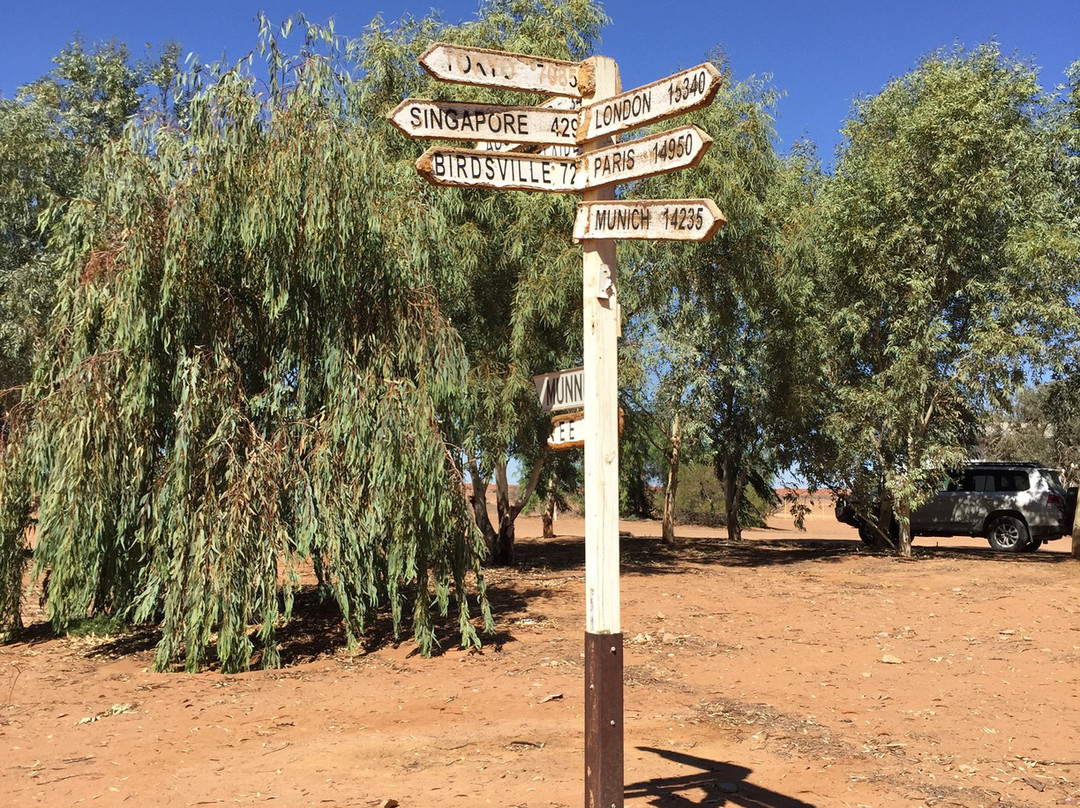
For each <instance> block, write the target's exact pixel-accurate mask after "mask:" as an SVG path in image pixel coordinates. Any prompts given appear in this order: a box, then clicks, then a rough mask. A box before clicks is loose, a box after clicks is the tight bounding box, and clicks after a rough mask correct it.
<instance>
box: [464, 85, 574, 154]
mask: <svg viewBox="0 0 1080 808" xmlns="http://www.w3.org/2000/svg"><path fill="white" fill-rule="evenodd" d="M540 109H547V110H563V111H564V112H570V113H571V114H570V115H569V116H568V117H569V118H570V129H572V130H573V134H572V135H571V137H572V138H573V140H574V145H571V144H566V143H563V142H562V141H561V140H560V142H559V143H558V144H553V145H552V146H549V147H548V148H545V149H541V150H540V152H539V153H540V154H547V155H552V156H554V157H577V156H579V155H580V154H581V149H580V148H578V147H577V145H576V143H577V128H578V115H577V113H578V111H579V110H580V109H581V99H580V98H567V97H566V96H560V95H556V96H554V97H552V98H549V99H548V100H547V101H545V102H544V103H543V104H540ZM555 125H556V127H557V128H559V129H564V128H565V127H564V125H563V122H562V121H561V120H558V122H557V123H556V124H555ZM473 148H476V149H480V150H481V151H501V152H511V151H522V150H523V149H526V148H528V144H526V143H513V142H507V143H498V142H496V141H493V140H478V141H477V142H476V145H475V146H474V147H473Z"/></svg>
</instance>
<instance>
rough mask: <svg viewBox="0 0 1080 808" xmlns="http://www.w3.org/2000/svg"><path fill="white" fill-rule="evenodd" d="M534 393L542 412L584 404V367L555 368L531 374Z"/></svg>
mask: <svg viewBox="0 0 1080 808" xmlns="http://www.w3.org/2000/svg"><path fill="white" fill-rule="evenodd" d="M533 384H535V385H536V395H538V396H539V397H540V406H541V408H542V409H543V410H544V412H555V411H556V410H572V409H575V408H577V407H584V406H585V368H571V369H570V370H557V371H555V372H554V373H544V374H541V375H539V376H533Z"/></svg>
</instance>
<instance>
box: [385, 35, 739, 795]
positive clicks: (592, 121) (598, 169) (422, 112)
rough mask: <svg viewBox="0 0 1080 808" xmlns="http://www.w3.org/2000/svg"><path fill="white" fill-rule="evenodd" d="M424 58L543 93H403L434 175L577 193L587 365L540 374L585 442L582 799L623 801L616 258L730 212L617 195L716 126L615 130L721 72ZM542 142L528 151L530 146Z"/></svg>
mask: <svg viewBox="0 0 1080 808" xmlns="http://www.w3.org/2000/svg"><path fill="white" fill-rule="evenodd" d="M420 64H421V65H422V66H423V67H424V69H425V70H427V71H428V72H429V73H430V74H431V75H432V76H434V77H435V78H437V79H440V80H443V81H452V82H458V83H461V84H475V85H481V86H485V87H502V88H505V89H509V90H518V91H527V92H535V93H542V94H544V95H547V96H555V98H549V99H548V100H546V101H544V102H543V103H542V104H541V105H540V106H537V107H522V106H498V105H493V104H472V103H466V102H455V101H424V100H415V99H410V100H406V101H403V102H402V103H401V104H399V105H398V107H397V108H396V109H395V110H394V111H393V112H392V113H390V116H389V117H390V120H391V121H392V122H393V124H394V126H396V127H398V128H399V129H400V130H401V131H402V132H404V133H405V134H406V135H408V136H409V137H415V138H432V139H440V140H451V141H453V140H472V141H474V142H475V146H476V148H472V149H468V148H452V147H448V146H442V145H436V146H432V147H431V148H429V149H428V150H427V151H425V152H424V153H423V154H422V155H421V156H420V158H419V159H418V160H417V161H416V169H417V171H419V172H420V174H421V175H422V176H423V177H424V178H425V179H426V180H427V181H428V182H430V183H432V184H434V185H452V186H461V187H472V188H496V189H506V190H518V191H548V192H557V193H580V194H581V195H582V196H583V200H582V201H581V202H580V203H579V204H578V211H577V218H576V221H575V223H574V233H573V235H574V238H576V239H578V240H580V241H581V242H582V292H583V294H582V321H583V325H584V328H583V340H582V346H583V347H582V356H583V359H584V364H583V367H581V368H574V369H572V370H565V371H558V372H555V373H545V374H542V375H540V376H536V377H534V382H535V384H536V391H537V394H538V395H539V397H540V402H541V407H542V408H543V409H544V411H545V412H552V411H555V410H563V409H569V408H581V409H582V410H584V411H583V412H575V413H572V414H570V413H565V414H560V415H555V416H552V426H553V431H552V434H551V437H550V438H548V441H547V444H548V447H550V448H552V449H568V448H571V447H582V449H583V453H582V461H583V466H584V472H585V473H584V489H585V685H586V686H585V705H584V706H585V709H584V723H585V800H584V804H585V805H588V806H594V807H596V806H602V808H622V806H623V804H624V792H625V789H624V786H623V783H624V779H625V778H624V770H623V657H622V649H623V640H622V629H621V628H620V625H619V465H618V458H619V434H620V432H621V421H622V413H621V411H620V410H619V408H618V353H619V350H618V337H619V333H620V314H619V310H620V307H619V301H618V286H617V280H618V263H617V261H616V246H615V240H616V239H627V238H638V239H667V240H682V241H705V240H707V239H710V238H712V237H713V235H714V234H715V233H716V231H717V230H718V229H719V228H720V226H721V225H723V224H724V222H725V219H724V215H723V214H722V213H721V212H720V210H719V209H718V208H717V207H716V205H715V204H714V203H713V201H712V200H711V199H682V200H679V199H659V200H648V199H645V200H633V201H630V200H617V199H616V198H615V186H616V185H617V184H618V183H623V182H628V181H630V180H637V179H642V178H644V177H651V176H655V175H657V174H664V173H666V172H669V171H678V170H680V169H683V168H690V167H692V166H696V165H697V164H698V163H699V161H700V160H701V158H702V156H703V155H704V154H705V152H706V151H707V150H708V148H709V146H710V145H711V144H712V138H710V137H709V135H707V134H706V133H705V132H703V131H702V130H701V129H699V128H698V127H696V126H681V127H678V128H677V129H672V130H671V131H668V132H661V133H658V134H652V135H648V136H646V137H642V138H640V139H636V140H628V141H624V142H622V143H614V142H613V141H614V137H615V136H616V135H618V134H619V133H622V132H626V131H628V130H631V129H635V128H637V127H640V126H644V125H646V124H650V123H656V122H658V121H664V120H667V119H668V118H672V117H674V116H676V115H682V114H684V113H686V112H690V111H691V110H695V109H698V108H700V107H704V106H707V105H708V104H709V103H710V102H711V101H712V99H713V97H714V96H715V95H716V92H717V89H718V87H719V82H720V73H719V71H718V70H717V69H716V68H715V67H713V66H712V65H711V64H703V65H698V66H697V67H693V68H691V69H689V70H683V71H681V72H679V73H676V74H674V75H673V76H669V77H668V78H666V79H664V80H662V81H658V82H654V83H653V84H647V85H645V86H643V87H639V88H638V89H636V90H631V91H629V92H625V93H624V92H620V89H621V88H620V81H619V69H618V66H617V65H616V64H615V62H614V61H613V60H611V59H608V58H605V57H603V56H594V57H592V58H590V59H586V60H585V61H584V62H566V61H560V60H557V59H548V58H546V57H539V56H530V55H527V54H521V53H504V52H502V51H492V50H485V49H482V48H466V47H461V46H458V45H448V44H445V43H437V44H435V45H432V46H431V47H430V48H428V49H427V50H426V51H425V52H424V54H423V55H422V56H421V57H420ZM538 148H539V149H541V151H540V152H539V153H526V152H525V151H523V150H525V149H529V150H532V151H535V150H536V149H538Z"/></svg>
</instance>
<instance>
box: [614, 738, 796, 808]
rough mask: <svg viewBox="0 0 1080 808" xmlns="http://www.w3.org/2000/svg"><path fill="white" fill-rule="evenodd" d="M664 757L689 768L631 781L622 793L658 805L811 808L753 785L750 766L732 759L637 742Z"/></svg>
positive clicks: (668, 807) (642, 748)
mask: <svg viewBox="0 0 1080 808" xmlns="http://www.w3.org/2000/svg"><path fill="white" fill-rule="evenodd" d="M637 748H638V750H640V751H642V752H651V753H652V754H654V755H658V756H660V757H662V758H665V759H666V760H671V761H674V762H675V763H679V764H681V765H683V766H686V767H687V768H688V769H690V770H691V771H689V772H687V773H686V774H682V775H678V776H677V777H662V778H656V779H653V780H645V781H643V782H640V783H632V784H630V785H628V786H627V787H626V791H625V796H626V797H633V798H645V799H647V800H648V801H649V805H655V806H656V807H657V808H687V807H688V806H697V805H721V806H723V805H728V806H744V807H745V808H814V806H813V805H812V804H811V803H808V802H803V801H802V800H800V799H797V798H795V797H791V796H788V795H787V794H780V793H778V792H776V791H771V790H769V789H767V788H762V787H761V786H757V785H754V784H753V783H751V782H749V781H748V780H747V779H746V778H747V777H748V776H749V775H750V773H751V770H750V769H748V768H746V767H745V766H739V765H737V764H734V763H724V762H721V761H716V760H709V759H707V758H701V757H696V756H695V755H687V754H685V753H683V752H675V751H673V750H670V749H656V748H654V747H651V746H639V747H637Z"/></svg>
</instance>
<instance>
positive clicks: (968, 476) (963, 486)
mask: <svg viewBox="0 0 1080 808" xmlns="http://www.w3.org/2000/svg"><path fill="white" fill-rule="evenodd" d="M994 483H995V480H994V473H993V472H986V471H976V470H973V469H969V470H968V471H965V472H964V473H963V475H961V477H960V490H961V491H995V490H997V489H996V487H995V485H994Z"/></svg>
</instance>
